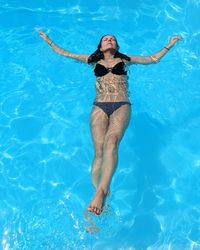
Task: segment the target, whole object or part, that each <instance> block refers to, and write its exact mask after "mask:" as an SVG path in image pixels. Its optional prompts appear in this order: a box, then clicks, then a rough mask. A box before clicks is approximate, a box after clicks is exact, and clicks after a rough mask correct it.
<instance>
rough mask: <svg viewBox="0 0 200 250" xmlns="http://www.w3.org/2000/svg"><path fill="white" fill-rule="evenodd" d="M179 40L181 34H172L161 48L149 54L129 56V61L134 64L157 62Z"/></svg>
mask: <svg viewBox="0 0 200 250" xmlns="http://www.w3.org/2000/svg"><path fill="white" fill-rule="evenodd" d="M179 40H182V37H181V36H173V37H172V38H171V39H170V41H169V43H168V44H167V45H166V46H165V47H164V48H163V49H161V50H160V51H158V52H156V53H154V54H152V55H150V56H129V57H130V58H131V61H130V63H135V64H151V63H157V62H159V60H160V59H161V58H162V57H163V56H164V55H165V54H166V53H167V52H168V51H169V50H170V48H171V47H173V46H174V44H175V43H176V42H177V41H179Z"/></svg>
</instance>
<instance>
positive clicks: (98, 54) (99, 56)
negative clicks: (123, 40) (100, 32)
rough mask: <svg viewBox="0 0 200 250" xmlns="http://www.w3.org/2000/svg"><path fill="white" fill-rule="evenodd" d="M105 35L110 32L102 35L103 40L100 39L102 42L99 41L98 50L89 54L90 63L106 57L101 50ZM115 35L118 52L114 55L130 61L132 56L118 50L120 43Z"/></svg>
mask: <svg viewBox="0 0 200 250" xmlns="http://www.w3.org/2000/svg"><path fill="white" fill-rule="evenodd" d="M105 36H108V34H107V35H104V36H102V38H101V40H100V42H99V44H98V46H97V50H95V52H94V53H92V54H91V55H90V56H89V58H88V63H95V62H98V61H99V60H101V59H104V55H103V52H102V51H101V50H100V48H101V42H102V40H103V38H104V37H105ZM112 36H113V35H112ZM113 37H114V38H115V41H116V44H117V50H116V53H115V55H114V57H115V58H117V57H118V58H121V59H125V60H127V61H130V60H131V58H130V57H129V56H127V55H125V54H122V53H120V52H119V51H118V50H119V44H118V42H117V39H116V37H115V36H113Z"/></svg>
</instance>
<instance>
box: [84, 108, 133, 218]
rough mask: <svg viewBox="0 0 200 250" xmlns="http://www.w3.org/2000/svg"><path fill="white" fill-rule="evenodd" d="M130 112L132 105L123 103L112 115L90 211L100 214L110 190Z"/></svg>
mask: <svg viewBox="0 0 200 250" xmlns="http://www.w3.org/2000/svg"><path fill="white" fill-rule="evenodd" d="M130 113H131V108H130V106H129V105H123V106H121V107H120V108H118V109H117V110H116V111H115V112H113V114H112V115H111V116H110V119H109V127H108V130H107V132H106V135H105V137H104V144H103V159H102V165H101V179H100V182H99V185H98V189H97V192H96V194H95V196H94V198H93V199H92V201H91V203H90V205H89V207H88V210H89V211H93V212H94V213H96V214H100V212H101V210H102V207H103V203H104V199H105V197H106V195H107V192H108V190H109V186H110V183H111V179H112V176H113V174H114V172H115V169H116V166H117V159H118V146H119V143H120V141H121V139H122V137H123V135H124V132H125V130H126V128H127V126H128V124H129V120H130Z"/></svg>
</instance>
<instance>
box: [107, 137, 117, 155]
mask: <svg viewBox="0 0 200 250" xmlns="http://www.w3.org/2000/svg"><path fill="white" fill-rule="evenodd" d="M118 145H119V138H118V136H109V137H108V138H106V140H105V142H104V147H103V149H104V151H106V152H107V151H112V152H114V151H116V150H117V148H118Z"/></svg>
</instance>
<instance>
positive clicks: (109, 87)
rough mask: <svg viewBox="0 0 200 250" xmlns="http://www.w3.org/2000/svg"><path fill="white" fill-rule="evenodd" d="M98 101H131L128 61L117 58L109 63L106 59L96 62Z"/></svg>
mask: <svg viewBox="0 0 200 250" xmlns="http://www.w3.org/2000/svg"><path fill="white" fill-rule="evenodd" d="M94 73H95V75H96V77H97V78H96V98H95V101H96V102H119V101H129V93H128V77H127V71H126V61H124V60H122V59H120V58H116V59H115V60H113V62H112V63H111V64H109V65H106V63H105V61H104V60H100V61H98V62H97V63H96V64H94Z"/></svg>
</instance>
